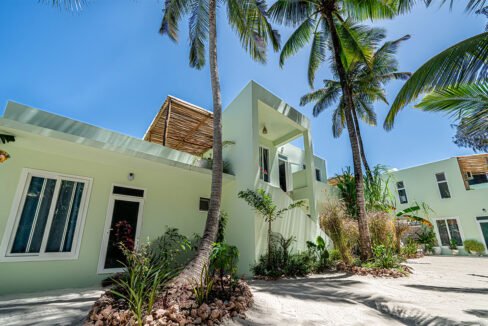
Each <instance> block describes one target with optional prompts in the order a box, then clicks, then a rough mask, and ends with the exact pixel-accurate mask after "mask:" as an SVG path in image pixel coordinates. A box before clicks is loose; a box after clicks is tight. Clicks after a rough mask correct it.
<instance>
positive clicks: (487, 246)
mask: <svg viewBox="0 0 488 326" xmlns="http://www.w3.org/2000/svg"><path fill="white" fill-rule="evenodd" d="M478 217H484V216H477V217H476V222H477V223H476V224H477V225H478V230H479V231H480V237H481V240H482V241H483V242H484V243H485V249H486V252H487V253H488V243H487V241H486V240H485V236H484V235H483V230H482V229H481V223H487V224H488V220H478V219H477V218H478Z"/></svg>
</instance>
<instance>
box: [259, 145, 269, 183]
mask: <svg viewBox="0 0 488 326" xmlns="http://www.w3.org/2000/svg"><path fill="white" fill-rule="evenodd" d="M259 178H260V179H261V180H263V181H265V182H269V150H268V149H267V148H264V147H261V146H260V147H259Z"/></svg>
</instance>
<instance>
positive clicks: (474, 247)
mask: <svg viewBox="0 0 488 326" xmlns="http://www.w3.org/2000/svg"><path fill="white" fill-rule="evenodd" d="M464 249H465V250H466V251H468V252H469V253H474V252H477V253H478V254H482V253H483V252H484V251H485V246H484V245H483V244H482V243H481V242H479V241H478V240H474V239H468V240H464Z"/></svg>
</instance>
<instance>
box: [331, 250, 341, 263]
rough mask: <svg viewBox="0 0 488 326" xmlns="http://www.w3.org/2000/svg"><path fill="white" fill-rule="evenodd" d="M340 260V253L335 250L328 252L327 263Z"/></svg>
mask: <svg viewBox="0 0 488 326" xmlns="http://www.w3.org/2000/svg"><path fill="white" fill-rule="evenodd" d="M339 260H341V253H340V252H339V250H337V249H332V250H330V251H329V261H330V262H331V263H334V262H337V261H339Z"/></svg>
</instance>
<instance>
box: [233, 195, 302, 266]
mask: <svg viewBox="0 0 488 326" xmlns="http://www.w3.org/2000/svg"><path fill="white" fill-rule="evenodd" d="M238 197H239V198H241V199H244V201H246V203H247V204H248V205H249V206H251V207H252V208H253V209H254V210H255V211H256V212H257V213H258V214H259V215H261V217H262V218H264V221H265V222H266V223H268V266H271V252H272V243H271V234H272V229H271V226H272V223H273V221H275V220H276V219H278V218H281V217H283V216H284V214H285V213H286V212H288V211H289V210H292V209H295V208H298V207H303V206H304V204H305V202H304V201H303V200H299V201H296V202H293V203H291V204H290V205H288V207H286V208H278V206H277V205H276V204H275V203H274V202H273V198H272V196H271V194H269V193H267V192H266V191H265V190H264V189H258V190H251V189H247V190H241V191H239V193H238Z"/></svg>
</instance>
